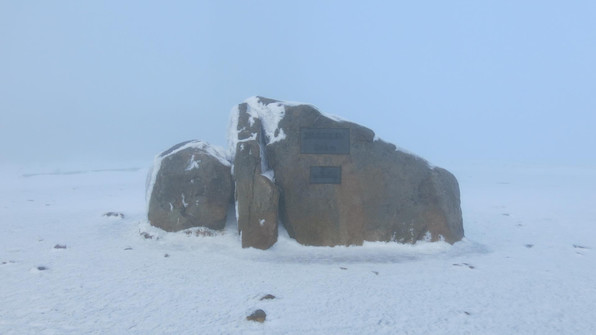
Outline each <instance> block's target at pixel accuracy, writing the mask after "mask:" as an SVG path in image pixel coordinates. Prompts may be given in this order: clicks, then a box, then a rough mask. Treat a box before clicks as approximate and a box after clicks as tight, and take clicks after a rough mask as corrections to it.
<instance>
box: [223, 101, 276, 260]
mask: <svg viewBox="0 0 596 335" xmlns="http://www.w3.org/2000/svg"><path fill="white" fill-rule="evenodd" d="M249 108H250V107H249V106H248V104H241V105H239V106H238V110H237V111H235V112H234V113H235V115H233V116H232V117H233V118H235V120H234V122H233V124H234V126H235V129H236V130H235V131H232V133H233V134H234V135H233V136H235V137H236V138H235V139H234V141H233V142H235V154H234V157H235V159H234V172H233V174H234V180H235V183H236V216H237V219H238V231H239V233H240V234H241V235H242V247H243V248H248V247H253V248H258V249H268V248H270V247H271V246H272V245H273V244H275V242H276V241H277V223H278V209H279V192H278V190H277V187H276V186H275V184H274V182H273V181H272V180H271V179H270V178H272V172H271V171H268V169H267V163H266V158H265V157H264V156H263V153H264V151H263V150H264V148H263V145H264V142H263V141H264V139H263V134H262V124H261V120H260V119H259V118H258V117H255V115H254V111H250V110H249Z"/></svg>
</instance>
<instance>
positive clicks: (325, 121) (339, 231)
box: [234, 97, 463, 246]
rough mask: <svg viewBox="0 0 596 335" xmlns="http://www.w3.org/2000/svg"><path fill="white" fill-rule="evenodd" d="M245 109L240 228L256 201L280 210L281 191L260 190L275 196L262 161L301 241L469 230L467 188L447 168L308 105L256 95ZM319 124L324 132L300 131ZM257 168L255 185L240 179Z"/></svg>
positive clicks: (438, 235)
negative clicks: (463, 194)
mask: <svg viewBox="0 0 596 335" xmlns="http://www.w3.org/2000/svg"><path fill="white" fill-rule="evenodd" d="M243 110H244V111H245V113H244V114H245V115H244V116H242V111H243ZM239 111H240V115H239V117H238V127H237V129H238V130H239V132H238V134H239V135H238V139H239V141H238V142H237V143H236V146H235V148H236V162H235V167H234V170H235V173H234V174H235V178H236V185H237V188H238V189H237V199H238V208H239V209H238V213H239V218H238V219H239V225H240V226H241V227H240V229H241V230H244V229H245V227H246V226H250V225H253V226H254V222H255V220H256V217H254V216H253V217H251V220H252V221H251V223H248V224H246V223H242V224H241V223H240V222H241V221H242V220H243V217H246V216H247V213H252V212H251V210H252V209H251V208H254V207H258V208H263V207H265V208H267V209H268V210H269V209H273V208H275V205H276V203H275V197H267V196H263V195H262V194H263V193H264V194H267V192H271V193H274V191H271V189H272V187H270V186H271V185H268V186H262V187H263V189H265V192H261V191H260V190H257V191H255V189H257V188H258V187H256V186H254V185H256V184H258V183H257V180H259V178H260V177H261V176H260V174H261V172H262V171H261V169H262V168H260V166H261V164H262V163H263V162H264V163H265V164H263V166H265V167H266V168H267V169H272V170H273V171H274V173H275V179H274V180H275V185H276V186H277V188H278V189H279V209H280V217H281V222H282V223H283V224H284V226H285V227H286V229H287V231H288V233H289V234H290V236H291V237H293V238H295V239H296V240H297V241H298V242H300V243H301V244H305V245H320V246H334V245H360V244H362V243H363V242H364V241H397V242H402V243H415V242H416V241H418V240H429V241H437V240H445V241H447V242H449V243H454V242H456V241H459V240H460V239H461V238H462V237H463V224H462V214H461V208H460V195H459V186H458V183H457V180H456V178H455V177H454V176H453V175H452V174H451V173H449V172H448V171H447V170H445V169H442V168H436V167H432V166H430V165H429V164H428V162H427V161H425V160H424V159H422V158H420V157H418V156H415V155H413V154H410V153H406V152H404V151H401V150H399V149H397V148H396V146H395V145H393V144H390V143H387V142H384V141H382V140H379V139H376V138H375V134H374V132H373V131H372V130H370V129H368V128H365V127H363V126H361V125H358V124H355V123H351V122H347V121H342V120H339V119H337V118H335V117H329V116H326V115H324V114H322V113H320V112H319V111H318V110H317V109H316V108H314V107H313V106H310V105H301V104H287V103H283V102H280V101H276V100H272V99H266V98H259V97H255V98H251V99H249V100H247V102H245V103H244V104H241V105H240V106H239ZM243 117H245V120H242V118H243ZM241 124H242V125H241ZM248 126H251V127H252V128H251V127H248ZM312 129H319V130H320V129H322V131H319V132H317V131H315V132H314V133H313V134H314V135H309V134H308V133H301V132H304V131H305V130H306V131H310V130H312ZM329 129H331V130H329ZM338 129H339V130H338ZM253 134H256V135H253ZM305 134H306V135H305ZM251 136H252V137H251ZM301 136H302V137H301ZM251 138H252V139H251ZM312 138H314V139H315V140H314V141H313V140H312ZM248 139H251V140H248ZM317 139H318V140H317ZM303 142H304V143H303ZM319 144H321V146H320V145H319ZM346 150H347V151H346ZM317 151H319V153H317ZM320 152H327V153H320ZM240 166H242V168H247V169H248V171H246V172H245V171H243V172H240ZM313 167H314V170H311V168H313ZM320 167H323V168H322V169H321V168H320ZM329 169H330V170H329ZM313 173H314V176H313ZM241 175H242V176H243V177H240V176H241ZM251 175H252V176H253V179H252V185H253V186H252V188H251V187H245V186H242V185H240V183H239V180H240V179H246V180H250V176H251ZM313 182H314V183H313ZM263 184H266V183H265V182H264V183H263ZM259 187H261V186H259ZM255 198H256V200H255ZM242 201H245V202H248V203H251V202H257V203H258V206H256V205H252V204H251V206H252V207H251V206H244V205H241V203H242ZM267 201H269V204H266V202H267ZM248 215H249V217H250V214H248ZM243 236H244V234H243Z"/></svg>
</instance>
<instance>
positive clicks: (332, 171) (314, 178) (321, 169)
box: [310, 166, 341, 184]
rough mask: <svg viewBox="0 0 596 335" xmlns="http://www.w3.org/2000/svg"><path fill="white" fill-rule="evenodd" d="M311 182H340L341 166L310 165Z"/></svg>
mask: <svg viewBox="0 0 596 335" xmlns="http://www.w3.org/2000/svg"><path fill="white" fill-rule="evenodd" d="M310 183H311V184H341V166H311V167H310Z"/></svg>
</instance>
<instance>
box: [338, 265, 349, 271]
mask: <svg viewBox="0 0 596 335" xmlns="http://www.w3.org/2000/svg"><path fill="white" fill-rule="evenodd" d="M339 268H340V269H342V270H347V269H348V268H344V267H343V266H340V267H339Z"/></svg>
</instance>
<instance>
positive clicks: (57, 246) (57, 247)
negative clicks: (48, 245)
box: [54, 244, 66, 249]
mask: <svg viewBox="0 0 596 335" xmlns="http://www.w3.org/2000/svg"><path fill="white" fill-rule="evenodd" d="M54 249H66V245H64V244H56V245H55V246H54Z"/></svg>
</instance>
